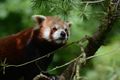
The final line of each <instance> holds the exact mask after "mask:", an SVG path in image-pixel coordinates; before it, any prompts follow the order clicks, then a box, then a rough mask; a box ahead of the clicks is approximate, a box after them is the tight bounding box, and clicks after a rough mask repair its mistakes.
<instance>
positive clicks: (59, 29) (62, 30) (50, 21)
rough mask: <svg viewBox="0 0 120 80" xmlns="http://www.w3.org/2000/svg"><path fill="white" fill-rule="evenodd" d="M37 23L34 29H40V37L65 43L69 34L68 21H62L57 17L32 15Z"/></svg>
mask: <svg viewBox="0 0 120 80" xmlns="http://www.w3.org/2000/svg"><path fill="white" fill-rule="evenodd" d="M33 17H34V18H35V19H36V21H37V25H36V28H35V29H40V36H39V37H40V38H42V39H45V40H47V41H49V42H54V43H57V44H61V43H63V44H64V43H66V41H67V40H68V38H69V35H70V23H69V22H64V21H62V20H61V19H59V18H58V17H50V16H46V17H45V16H40V15H34V16H33Z"/></svg>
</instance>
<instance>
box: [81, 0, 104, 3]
mask: <svg viewBox="0 0 120 80" xmlns="http://www.w3.org/2000/svg"><path fill="white" fill-rule="evenodd" d="M103 1H104V0H97V1H82V2H80V3H90V4H95V3H100V2H103Z"/></svg>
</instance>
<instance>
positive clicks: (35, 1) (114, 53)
mask: <svg viewBox="0 0 120 80" xmlns="http://www.w3.org/2000/svg"><path fill="white" fill-rule="evenodd" d="M58 1H60V2H59V4H57V3H58ZM62 1H63V2H62ZM67 1H72V0H24V1H23V0H0V37H1V38H2V37H4V36H7V35H10V34H15V33H17V32H19V31H21V30H23V29H25V28H29V27H33V24H34V22H33V21H32V19H31V16H32V15H33V14H42V15H55V16H56V15H57V16H60V17H61V18H62V19H64V20H66V21H67V20H68V21H70V22H72V27H71V36H70V39H69V41H68V43H70V42H73V41H76V40H79V39H81V38H82V37H84V36H85V35H89V36H91V35H92V34H93V33H94V32H95V31H96V30H97V29H98V27H99V25H100V24H101V22H102V18H103V17H104V16H105V15H106V11H105V10H106V5H107V1H108V0H106V1H105V2H104V3H103V4H101V3H97V4H87V5H86V4H78V5H77V3H79V2H80V1H81V0H73V2H71V3H70V2H67ZM53 4H54V5H53ZM63 4H64V5H63ZM56 6H57V7H56ZM79 54H80V48H79V46H78V45H76V44H73V45H71V46H69V47H67V48H64V49H60V50H59V51H57V52H56V54H55V56H54V60H53V62H52V64H51V65H50V67H49V70H50V69H52V68H54V67H55V66H59V65H62V64H64V63H66V62H68V61H70V60H72V59H74V58H75V57H77V56H78V55H79ZM96 55H100V56H97V57H95V58H93V59H91V61H90V62H89V65H87V67H85V68H83V69H81V76H82V77H84V78H85V80H120V20H119V19H118V20H117V22H116V23H115V25H114V27H113V29H112V31H111V32H110V33H109V35H108V37H107V39H106V41H105V43H104V45H103V46H101V48H100V49H99V50H98V51H97V53H96ZM63 69H64V68H60V69H57V70H55V71H53V72H51V73H58V74H59V73H60V72H61V71H63Z"/></svg>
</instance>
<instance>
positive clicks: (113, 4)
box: [59, 0, 120, 80]
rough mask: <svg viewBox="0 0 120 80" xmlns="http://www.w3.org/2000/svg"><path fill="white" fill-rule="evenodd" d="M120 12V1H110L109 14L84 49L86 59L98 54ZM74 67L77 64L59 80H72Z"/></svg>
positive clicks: (69, 67) (68, 69)
mask: <svg viewBox="0 0 120 80" xmlns="http://www.w3.org/2000/svg"><path fill="white" fill-rule="evenodd" d="M119 12H120V0H115V1H114V0H113V1H110V2H109V6H108V11H107V13H108V14H107V15H106V16H105V18H104V20H103V22H102V24H101V25H100V26H99V29H98V30H97V31H96V32H95V33H94V34H93V36H92V37H89V38H88V44H87V46H86V47H85V49H84V51H85V54H86V57H90V56H93V55H94V54H95V53H96V51H97V50H98V49H99V48H100V46H101V45H102V44H103V43H104V40H105V39H106V37H107V34H108V33H109V32H110V31H111V29H112V27H113V24H114V23H115V22H116V20H117V17H118V14H119ZM74 66H75V62H74V63H72V64H70V65H69V66H68V67H67V69H66V70H65V71H64V72H63V73H62V75H61V76H62V77H64V79H63V78H62V79H61V78H60V79H59V80H71V77H73V75H72V74H73V73H75V68H74ZM71 71H73V72H71ZM63 74H64V75H63Z"/></svg>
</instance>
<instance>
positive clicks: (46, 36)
mask: <svg viewBox="0 0 120 80" xmlns="http://www.w3.org/2000/svg"><path fill="white" fill-rule="evenodd" d="M43 38H44V39H46V40H48V41H51V39H50V28H49V27H47V28H45V29H44V33H43Z"/></svg>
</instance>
